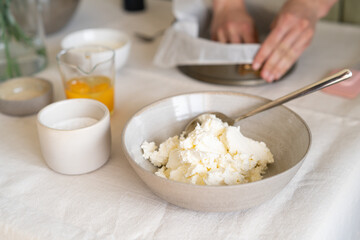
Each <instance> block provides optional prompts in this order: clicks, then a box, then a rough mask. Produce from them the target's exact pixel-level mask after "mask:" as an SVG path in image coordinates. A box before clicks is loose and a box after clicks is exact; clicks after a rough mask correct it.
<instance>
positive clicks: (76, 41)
mask: <svg viewBox="0 0 360 240" xmlns="http://www.w3.org/2000/svg"><path fill="white" fill-rule="evenodd" d="M84 45H101V46H105V47H109V48H112V49H114V51H115V66H116V70H119V69H121V68H122V67H123V66H124V65H125V63H126V60H127V59H128V56H129V52H130V48H131V41H130V38H129V36H128V35H127V34H126V33H124V32H121V31H119V30H115V29H109V28H93V29H85V30H81V31H77V32H73V33H70V34H69V35H67V36H66V37H65V38H64V39H63V40H62V41H61V47H62V49H68V48H72V47H79V46H84Z"/></svg>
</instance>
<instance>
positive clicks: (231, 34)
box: [226, 23, 241, 43]
mask: <svg viewBox="0 0 360 240" xmlns="http://www.w3.org/2000/svg"><path fill="white" fill-rule="evenodd" d="M226 27H227V38H228V39H229V40H230V42H231V43H241V38H240V33H239V31H238V30H237V28H236V26H235V25H234V24H232V23H228V24H227V26H226Z"/></svg>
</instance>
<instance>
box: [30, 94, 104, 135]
mask: <svg viewBox="0 0 360 240" xmlns="http://www.w3.org/2000/svg"><path fill="white" fill-rule="evenodd" d="M75 101H76V102H88V103H91V104H92V105H94V104H96V105H98V106H99V107H100V108H102V109H103V110H104V114H103V116H102V117H101V118H100V119H99V120H98V121H97V122H96V123H94V124H92V125H90V126H87V127H83V128H78V129H72V130H64V129H57V128H53V127H50V126H48V125H46V124H44V123H43V122H42V121H41V120H40V117H41V116H40V115H42V114H44V111H46V110H48V109H49V108H54V107H56V106H57V105H63V104H69V102H75ZM108 118H110V112H109V109H108V108H107V107H106V106H105V105H104V104H103V103H101V102H99V101H97V100H94V99H89V98H72V99H65V100H61V101H58V102H54V103H52V104H49V105H47V106H46V107H44V108H43V109H41V110H40V111H39V112H38V114H37V116H36V121H37V123H38V124H39V125H41V126H42V127H44V128H47V129H51V131H57V132H75V131H76V132H80V131H86V130H87V129H89V128H94V127H96V126H98V125H99V124H101V123H103V122H105V121H106V119H108Z"/></svg>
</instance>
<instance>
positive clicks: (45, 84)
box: [0, 77, 52, 103]
mask: <svg viewBox="0 0 360 240" xmlns="http://www.w3.org/2000/svg"><path fill="white" fill-rule="evenodd" d="M26 79H31V80H36V81H39V82H42V83H44V86H46V91H44V92H43V93H41V94H40V95H38V96H36V97H31V98H27V99H14V100H9V99H5V98H2V97H1V96H0V101H2V102H7V103H21V102H29V101H35V100H36V99H40V98H44V96H46V95H47V94H48V93H49V92H51V91H52V83H51V82H50V81H49V80H47V79H45V78H40V77H16V78H10V79H8V80H6V81H5V82H2V83H0V88H1V87H2V85H4V84H8V83H9V82H10V81H20V80H25V81H27V80H26Z"/></svg>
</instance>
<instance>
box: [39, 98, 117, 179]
mask: <svg viewBox="0 0 360 240" xmlns="http://www.w3.org/2000/svg"><path fill="white" fill-rule="evenodd" d="M37 128H38V136H39V140H40V147H41V152H42V155H43V157H44V159H45V162H46V163H47V165H48V166H49V167H50V168H51V169H53V170H54V171H56V172H59V173H62V174H69V175H74V174H83V173H88V172H91V171H94V170H96V169H98V168H100V167H101V166H102V165H104V164H105V163H106V162H107V161H108V159H109V157H110V152H111V132H110V112H109V110H108V108H107V107H106V106H105V105H104V104H103V103H101V102H99V101H96V100H92V99H68V100H63V101H59V102H55V103H53V104H50V105H48V106H46V107H45V108H43V109H42V110H41V111H40V112H39V113H38V115H37Z"/></svg>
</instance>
